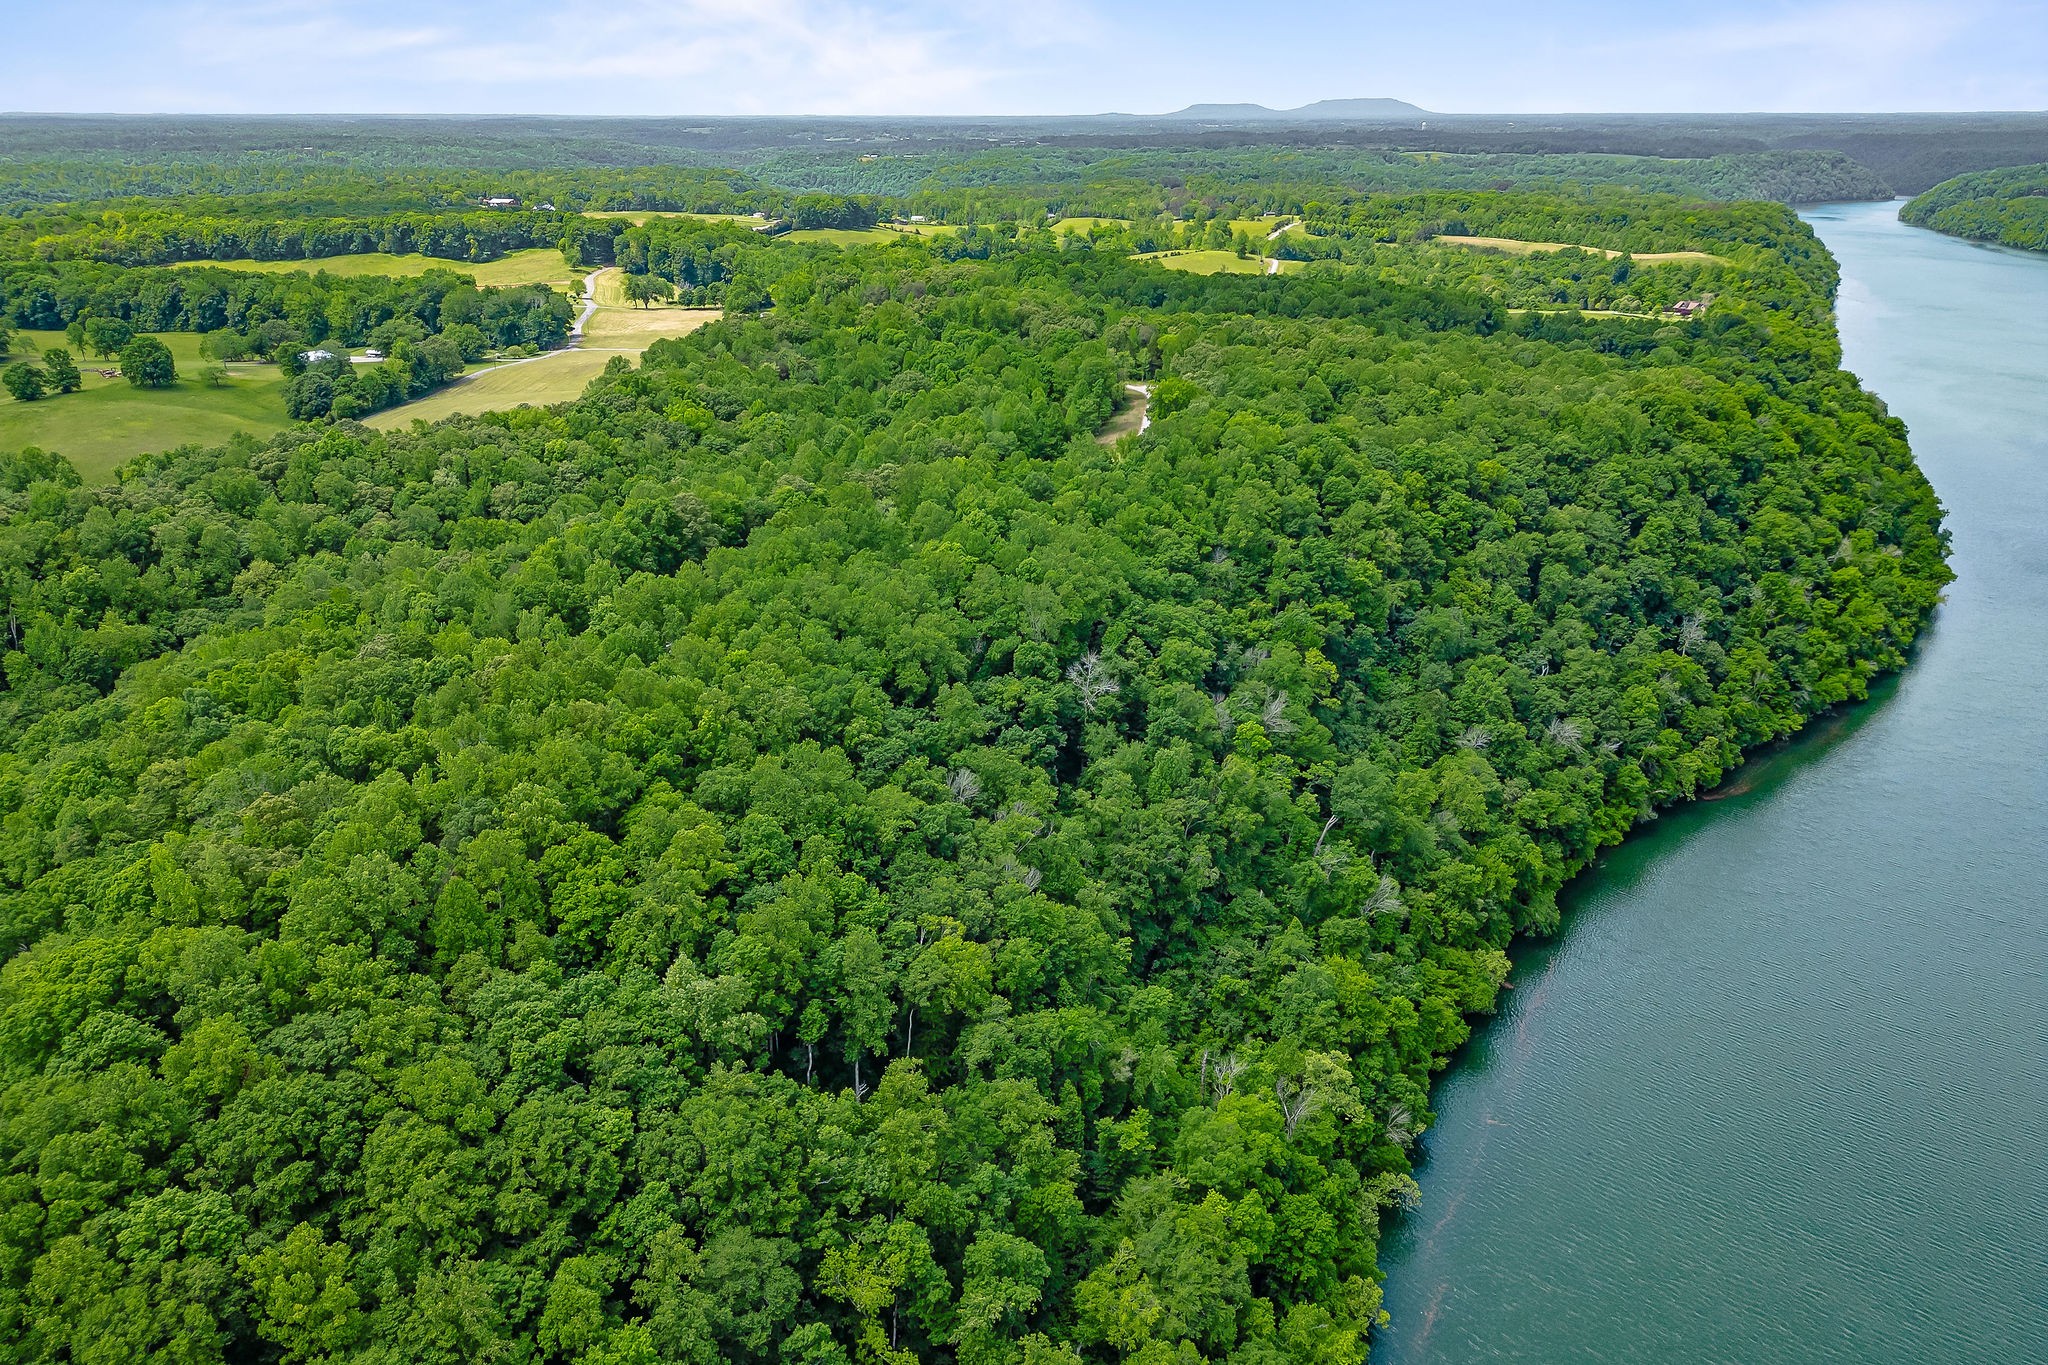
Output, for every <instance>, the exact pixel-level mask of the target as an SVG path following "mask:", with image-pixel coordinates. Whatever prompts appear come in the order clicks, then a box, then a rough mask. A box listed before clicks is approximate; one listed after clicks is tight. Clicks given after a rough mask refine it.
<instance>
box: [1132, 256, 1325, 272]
mask: <svg viewBox="0 0 2048 1365" xmlns="http://www.w3.org/2000/svg"><path fill="white" fill-rule="evenodd" d="M1131 259H1132V260H1134V261H1151V262H1152V263H1154V264H1155V265H1163V266H1165V267H1166V268H1167V269H1168V270H1185V271H1187V272H1188V273H1189V274H1190V275H1271V274H1281V275H1290V274H1293V273H1294V272H1295V271H1297V270H1299V269H1301V268H1302V267H1303V266H1305V265H1307V264H1308V262H1306V261H1277V262H1275V261H1270V260H1266V259H1264V258H1262V257H1258V256H1240V255H1238V254H1237V253H1236V252H1235V251H1145V252H1140V253H1139V254H1138V255H1136V256H1133V257H1131Z"/></svg>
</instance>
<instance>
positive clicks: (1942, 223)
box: [1899, 165, 2048, 251]
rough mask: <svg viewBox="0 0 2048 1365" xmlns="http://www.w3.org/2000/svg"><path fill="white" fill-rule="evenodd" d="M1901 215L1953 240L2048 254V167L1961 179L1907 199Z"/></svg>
mask: <svg viewBox="0 0 2048 1365" xmlns="http://www.w3.org/2000/svg"><path fill="white" fill-rule="evenodd" d="M1899 217H1900V218H1902V219H1904V220H1905V221H1906V222H1908V223H1912V224H1914V225H1915V226H1916V227H1925V228H1933V229H1934V230H1935V231H1936V232H1946V233H1948V234H1949V235H1950V236H1953V237H1967V238H1969V239H1970V240H1972V241H1977V242H1996V243H1998V244H1999V245H2000V246H2015V247H2020V248H2022V249H2024V250H2027V251H2048V165H2041V166H2011V167H2007V168H2006V169H2005V170H2000V171H1983V172H1980V173H1978V174H1976V175H1959V176H1957V177H1956V178H1955V179H1953V180H1945V181H1943V182H1942V183H1941V184H1939V185H1936V186H1935V187H1934V188H1933V189H1931V190H1929V191H1927V192H1926V193H1925V194H1922V195H1920V196H1918V197H1917V198H1914V199H1912V200H1910V201H1908V202H1907V204H1906V205H1905V207H1903V208H1901V209H1900V210H1899Z"/></svg>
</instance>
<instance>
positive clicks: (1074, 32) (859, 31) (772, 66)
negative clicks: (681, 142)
mask: <svg viewBox="0 0 2048 1365" xmlns="http://www.w3.org/2000/svg"><path fill="white" fill-rule="evenodd" d="M405 12H406V11H405V10H401V9H400V8H399V7H396V6H392V5H389V4H378V3H371V2H370V0H365V3H362V4H358V5H354V6H335V5H328V4H322V5H313V4H305V3H288V4H281V5H280V4H250V3H244V4H241V5H232V4H230V5H208V6H204V7H200V6H197V5H193V6H189V7H181V8H180V10H179V12H178V13H177V14H176V15H175V16H174V17H171V16H167V21H166V22H163V23H162V31H163V32H164V33H165V34H166V36H167V38H168V39H169V41H170V42H171V43H172V44H173V46H174V47H175V48H176V50H177V54H178V58H179V63H178V65H179V68H180V71H181V74H182V75H185V76H187V77H188V78H190V80H191V84H192V86H193V93H194V95H199V96H200V97H201V98H203V99H204V100H205V102H206V104H207V105H208V106H209V107H213V108H233V109H245V110H252V111H253V110H266V109H278V108H290V109H296V110H314V109H318V110H322V111H326V112H351V113H353V112H364V113H379V112H548V111H557V112H579V113H647V114H656V113H682V114H688V113H824V114H836V113H878V112H890V113H922V112H930V113H942V112H948V113H950V112H960V111H963V110H972V109H975V108H980V107H987V105H988V101H989V98H990V96H991V93H992V92H993V91H994V90H996V89H997V88H998V87H1000V86H1003V85H1006V84H1009V83H1011V82H1014V81H1016V80H1018V79H1019V78H1020V77H1022V76H1023V75H1024V74H1025V69H1026V68H1027V67H1028V66H1031V65H1035V64H1037V63H1039V62H1041V61H1043V60H1044V59H1045V57H1046V55H1047V53H1048V52H1049V51H1055V50H1057V49H1060V48H1063V47H1067V46H1069V45H1072V44H1075V43H1078V42H1081V41H1085V40H1086V39H1087V38H1088V37H1089V36H1090V35H1092V34H1093V33H1094V28H1093V25H1092V21H1091V20H1090V19H1089V16H1088V15H1087V13H1086V12H1085V11H1080V10H1075V9H1074V8H1073V7H1072V6H1071V5H1070V4H1064V3H1062V0H1052V2H1051V3H1050V4H1049V5H1041V6H1039V7H1038V8H1037V9H1035V10H1034V11H1031V12H1028V13H1027V12H1025V11H1023V10H1021V9H1020V8H1019V7H1018V6H1015V5H997V4H994V3H990V2H989V0H968V2H967V3H963V4H956V5H954V6H951V7H949V8H947V9H946V10H944V11H943V12H940V11H937V10H934V9H930V8H920V7H917V6H907V5H904V4H901V3H895V4H889V3H882V4H860V3H849V2H848V0H613V3H610V4H607V5H603V6H578V7H574V8H565V7H550V8H548V9H545V10H538V11H536V10H532V9H528V8H526V7H524V6H522V5H519V4H516V3H510V2H509V0H508V3H505V4H501V5H497V6H451V5H447V4H443V5H440V6H437V7H436V8H435V10H434V16H435V18H434V20H433V21H431V22H415V21H410V20H407V19H406V18H405V17H404V14H405ZM1049 19H1050V20H1053V21H1054V22H1048V20H1049ZM155 74H156V82H155V83H156V84H157V85H158V86H159V88H175V87H174V84H173V82H172V81H167V80H164V79H163V73H162V72H161V71H159V72H157V73H155ZM185 104H186V107H192V101H191V100H189V99H188V100H187V101H186V102H185Z"/></svg>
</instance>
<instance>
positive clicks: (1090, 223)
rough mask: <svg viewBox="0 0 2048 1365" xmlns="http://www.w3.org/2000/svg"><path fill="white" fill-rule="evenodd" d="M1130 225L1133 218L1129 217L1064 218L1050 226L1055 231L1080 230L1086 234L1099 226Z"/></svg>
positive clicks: (1079, 231)
mask: <svg viewBox="0 0 2048 1365" xmlns="http://www.w3.org/2000/svg"><path fill="white" fill-rule="evenodd" d="M1130 225H1131V220H1130V219H1128V218H1062V219H1060V220H1059V221H1058V222H1057V223H1052V224H1049V225H1048V226H1050V227H1051V228H1052V230H1053V231H1054V232H1078V233H1080V234H1082V235H1083V236H1086V235H1087V234H1088V233H1091V232H1093V231H1094V230H1095V229H1097V228H1099V227H1106V228H1121V227H1129V226H1130Z"/></svg>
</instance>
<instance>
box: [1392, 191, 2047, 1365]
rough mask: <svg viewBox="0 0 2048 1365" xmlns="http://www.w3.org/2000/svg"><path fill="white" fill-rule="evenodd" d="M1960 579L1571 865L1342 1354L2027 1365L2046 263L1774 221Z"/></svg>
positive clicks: (2039, 1149)
mask: <svg viewBox="0 0 2048 1365" xmlns="http://www.w3.org/2000/svg"><path fill="white" fill-rule="evenodd" d="M1805 216H1806V218H1807V220H1808V221H1809V222H1810V223H1812V224H1813V226H1814V228H1815V230H1816V231H1817V232H1818V233H1819V234H1820V236H1821V238H1822V240H1823V241H1825V242H1826V243H1827V245H1828V247H1829V248H1830V249H1831V250H1832V251H1833V252H1834V253H1835V255H1836V257H1837V258H1838V259H1839V260H1840V262H1841V264H1842V274H1843V284H1842V291H1841V298H1840V302H1839V315H1840V319H1841V331H1842V340H1843V345H1844V349H1845V353H1846V358H1845V364H1846V365H1847V367H1848V368H1849V369H1850V370H1852V371H1853V372H1855V373H1856V374H1857V375H1858V376H1859V377H1860V378H1861V379H1862V381H1863V382H1864V384H1866V385H1867V386H1868V387H1869V388H1871V389H1872V390H1873V391H1875V392H1876V393H1878V394H1879V395H1881V396H1882V397H1883V398H1884V399H1885V401H1886V403H1887V404H1888V405H1889V406H1890V408H1891V410H1892V412H1893V413H1895V414H1897V415H1898V416H1900V417H1902V418H1904V419H1905V421H1906V423H1907V424H1908V426H1909V427H1910V428H1911V431H1912V440H1913V448H1914V451H1915V453H1916V455H1917V456H1918V458H1919V461H1920V464H1921V467H1922V468H1923V469H1925V470H1926V472H1927V475H1928V477H1929V478H1930V479H1931V480H1932V481H1933V483H1934V486H1935V488H1936V490H1937V491H1938V492H1939V493H1940V494H1941V497H1942V500H1943V502H1944V504H1945V505H1946V506H1947V508H1948V512H1949V522H1948V524H1949V526H1950V528H1951V530H1952V532H1953V534H1954V539H1955V555H1954V560H1953V565H1954V568H1955V570H1956V573H1957V575H1958V577H1957V581H1956V582H1955V583H1954V584H1953V585H1952V586H1951V588H1950V589H1949V593H1948V599H1947V602H1946V604H1945V605H1944V606H1943V607H1942V609H1941V611H1940V612H1939V614H1938V616H1937V618H1936V620H1935V623H1934V625H1933V627H1932V629H1931V630H1930V631H1929V632H1928V633H1927V635H1926V636H1925V637H1924V639H1923V642H1922V644H1921V646H1920V648H1919V650H1918V652H1917V655H1916V656H1915V658H1914V660H1913V663H1912V665H1911V666H1910V667H1909V668H1908V669H1907V671H1906V673H1905V674H1904V675H1903V677H1901V678H1898V679H1895V680H1893V681H1891V682H1888V683H1886V684H1885V685H1884V686H1883V687H1882V688H1881V689H1879V691H1878V693H1877V695H1876V696H1875V697H1874V698H1873V699H1872V700H1871V702H1869V703H1868V704H1867V705H1864V706H1861V707H1858V708H1856V709H1854V710H1852V711H1850V712H1848V713H1846V714H1845V715H1843V716H1840V717H1837V718H1833V719H1831V720H1829V721H1826V722H1823V723H1822V724H1820V725H1817V726H1815V727H1814V728H1813V729H1812V731H1810V732H1809V734H1808V735H1806V736H1805V737H1804V738H1802V739H1801V740H1800V741H1799V742H1797V743H1795V744H1793V745H1790V746H1788V747H1786V748H1784V749H1781V750H1779V751H1776V752H1774V753H1769V754H1765V755H1762V756H1760V757H1759V758H1758V759H1756V760H1754V761H1752V763H1751V764H1749V765H1748V766H1746V767H1745V768H1743V769H1742V770H1741V771H1739V772H1738V773H1737V774H1736V775H1735V776H1734V778H1733V779H1732V780H1731V782H1730V785H1729V787H1728V788H1727V789H1726V790H1725V792H1724V793H1723V794H1721V795H1720V796H1719V797H1718V799H1714V800H1710V801H1705V802H1701V803H1699V804H1697V805H1694V806H1692V807H1689V808H1687V809H1685V810H1682V811H1677V812H1671V813H1667V814H1666V816H1665V817H1664V818H1663V819H1662V820H1660V821H1658V822H1657V823H1656V824H1655V825H1653V826H1651V827H1650V828H1649V829H1647V830H1645V831H1643V832H1642V833H1641V834H1640V835H1639V836H1638V837H1636V838H1634V839H1632V840H1631V841H1630V842H1629V843H1627V844H1626V845H1624V846H1623V847H1621V848H1620V849H1617V850H1614V851H1612V852H1611V853H1610V854H1609V855H1608V856H1607V857H1606V858H1605V859H1603V860H1602V861H1601V863H1600V865H1599V866H1598V867H1597V868H1595V869H1594V870H1593V871H1591V872H1590V873H1589V874H1588V875H1587V876H1585V877H1583V878H1581V879H1580V881H1579V882H1578V883H1577V884H1576V885H1575V886H1574V887H1573V888H1572V889H1571V892H1570V894H1569V895H1568V896H1567V898H1566V905H1567V913H1566V919H1565V923H1564V927H1563V930H1562V931H1561V933H1560V934H1559V935H1558V937H1557V938H1556V939H1555V940H1554V941H1553V942H1551V943H1548V944H1545V945H1540V946H1538V947H1536V948H1534V949H1532V950H1530V951H1527V952H1525V953H1523V954H1521V955H1520V956H1519V958H1518V961H1517V965H1516V969H1515V973H1514V976H1513V978H1512V981H1513V984H1514V989H1513V990H1512V991H1511V992H1509V993H1508V995H1507V996H1506V998H1505V1002H1504V1005H1503V1008H1502V1010H1501V1013H1500V1015H1499V1016H1498V1017H1497V1018H1496V1019H1494V1020H1492V1021H1491V1022H1490V1023H1488V1024H1487V1026H1486V1027H1485V1028H1484V1029H1483V1030H1481V1031H1480V1032H1479V1034H1478V1035H1477V1036H1476V1037H1475V1039H1474V1041H1473V1043H1472V1044H1471V1045H1470V1046H1469V1047H1468V1048H1467V1050H1466V1051H1465V1052H1464V1053H1463V1054H1462V1055H1461V1056H1460V1058H1459V1059H1458V1061H1457V1063H1456V1064H1455V1065H1454V1066H1453V1068H1452V1069H1451V1071H1450V1072H1449V1073H1448V1074H1447V1075H1446V1076H1445V1078H1444V1079H1443V1082H1442V1084H1441V1086H1440V1089H1439V1092H1438V1097H1437V1101H1436V1104H1437V1113H1438V1121H1437V1125H1436V1127H1435V1128H1434V1129H1433V1130H1432V1131H1431V1132H1430V1134H1429V1135H1428V1137H1427V1138H1426V1139H1425V1148H1426V1151H1427V1154H1428V1155H1427V1160H1426V1161H1425V1162H1424V1164H1423V1166H1422V1169H1421V1170H1420V1172H1419V1173H1418V1175H1419V1179H1420V1181H1421V1185H1422V1191H1423V1203H1422V1206H1421V1207H1420V1208H1419V1209H1418V1210H1416V1211H1415V1212H1413V1213H1412V1214H1409V1215H1407V1216H1406V1217H1405V1218H1404V1219H1403V1220H1402V1222H1401V1225H1400V1226H1399V1228H1398V1229H1397V1230H1395V1231H1394V1232H1393V1234H1392V1235H1391V1236H1390V1238H1389V1240H1388V1243H1387V1245H1386V1247H1385V1248H1384V1249H1383V1253H1382V1261H1383V1264H1384V1266H1385V1267H1386V1269H1387V1272H1388V1279H1387V1308H1388V1310H1389V1311H1390V1312H1391V1313H1392V1314H1393V1323H1392V1325H1391V1327H1389V1328H1388V1329H1387V1330H1386V1331H1385V1332H1383V1333H1381V1334H1379V1336H1378V1338H1377V1339H1376V1340H1375V1343H1374V1348H1373V1359H1374V1361H1375V1363H1376V1365H1459V1363H1461V1362H1467V1361H1489V1362H1501V1361H1530V1362H1536V1361H1540V1362H1545V1365H1560V1363H1562V1362H1617V1363H1618V1362H1627V1363H1628V1365H1660V1363H1661V1362H1686V1365H1701V1363H1702V1362H1708V1363H1712V1362H1727V1365H1779V1363H1780V1362H1782V1363H1783V1365H1819V1363H1821V1362H1836V1361H1840V1362H1857V1365H1865V1363H1866V1362H1883V1361H1899V1362H1915V1365H1927V1363H1929V1362H1943V1363H1944V1365H1976V1363H1977V1362H1982V1363H1983V1365H1994V1363H1995V1365H2018V1363H2020V1362H2028V1361H2048V257H2041V256H2030V255H2026V254H2023V253H2018V252H2012V251H2005V250H1999V249H1995V248H1989V247H1983V246H1976V245H1971V244H1969V243H1965V242H1961V241H1957V240H1954V239H1952V238H1947V237H1942V236H1939V235H1936V234H1934V233H1931V232H1926V231H1923V230H1920V229H1917V228H1911V227H1907V226H1905V225H1903V224H1901V223H1900V222H1899V221H1898V219H1897V205H1896V204H1851V205H1833V206H1827V207H1822V208H1817V209H1813V210H1811V211H1809V212H1808V213H1807V214H1806V215H1805Z"/></svg>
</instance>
